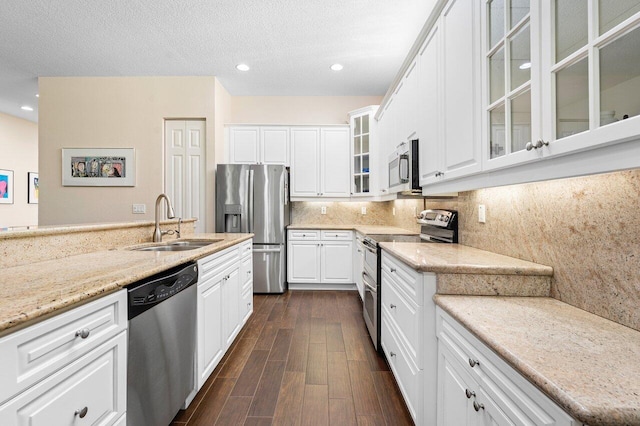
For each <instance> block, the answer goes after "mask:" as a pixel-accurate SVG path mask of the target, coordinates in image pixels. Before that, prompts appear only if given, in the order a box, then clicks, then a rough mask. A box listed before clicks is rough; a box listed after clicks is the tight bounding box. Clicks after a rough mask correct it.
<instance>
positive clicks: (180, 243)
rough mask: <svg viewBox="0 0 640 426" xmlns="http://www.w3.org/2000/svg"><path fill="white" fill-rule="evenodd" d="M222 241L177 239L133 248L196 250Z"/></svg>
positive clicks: (147, 249)
mask: <svg viewBox="0 0 640 426" xmlns="http://www.w3.org/2000/svg"><path fill="white" fill-rule="evenodd" d="M220 241H222V239H212V240H175V241H170V242H166V243H157V244H154V245H149V246H144V247H136V248H132V249H131V250H136V251H186V250H195V249H199V248H202V247H205V246H208V245H209V244H214V243H218V242H220Z"/></svg>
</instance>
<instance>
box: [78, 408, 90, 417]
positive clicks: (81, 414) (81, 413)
mask: <svg viewBox="0 0 640 426" xmlns="http://www.w3.org/2000/svg"><path fill="white" fill-rule="evenodd" d="M88 411H89V409H88V408H87V407H84V408H81V409H79V410H76V412H75V413H74V415H76V416H78V417H80V418H81V419H84V416H86V415H87V412H88Z"/></svg>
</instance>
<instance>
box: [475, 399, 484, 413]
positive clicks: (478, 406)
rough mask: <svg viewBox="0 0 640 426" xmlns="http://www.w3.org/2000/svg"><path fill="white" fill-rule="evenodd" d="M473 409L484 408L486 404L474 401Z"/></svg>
mask: <svg viewBox="0 0 640 426" xmlns="http://www.w3.org/2000/svg"><path fill="white" fill-rule="evenodd" d="M473 409H474V410H476V411H480V410H484V404H478V402H477V401H473Z"/></svg>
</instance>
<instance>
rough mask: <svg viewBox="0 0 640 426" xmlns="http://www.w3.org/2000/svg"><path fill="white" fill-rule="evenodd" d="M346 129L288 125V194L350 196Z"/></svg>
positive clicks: (297, 195)
mask: <svg viewBox="0 0 640 426" xmlns="http://www.w3.org/2000/svg"><path fill="white" fill-rule="evenodd" d="M349 145H350V144H349V128H348V127H346V126H331V127H322V128H320V127H303V126H301V127H294V128H291V197H292V198H296V197H297V198H317V197H326V198H343V197H349V196H350V195H351V190H350V185H349V180H350V179H349V177H350V170H351V168H350V167H349V163H350V159H351V153H350V149H349Z"/></svg>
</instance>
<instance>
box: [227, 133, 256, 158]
mask: <svg viewBox="0 0 640 426" xmlns="http://www.w3.org/2000/svg"><path fill="white" fill-rule="evenodd" d="M259 140H260V129H259V128H258V127H239V128H234V127H232V128H230V129H229V162H230V163H232V164H258V161H259V145H258V143H259Z"/></svg>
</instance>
